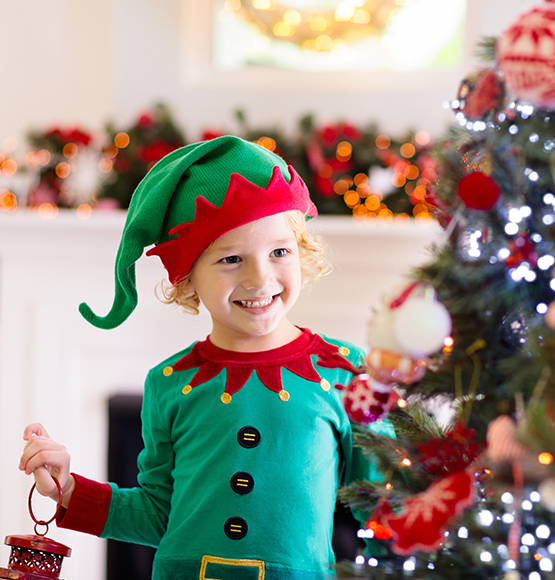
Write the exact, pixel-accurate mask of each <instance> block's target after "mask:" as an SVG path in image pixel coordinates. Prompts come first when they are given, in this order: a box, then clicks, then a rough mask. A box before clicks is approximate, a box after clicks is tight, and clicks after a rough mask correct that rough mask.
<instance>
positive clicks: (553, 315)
mask: <svg viewBox="0 0 555 580" xmlns="http://www.w3.org/2000/svg"><path fill="white" fill-rule="evenodd" d="M543 319H544V320H545V323H546V324H547V326H549V328H551V330H555V301H553V302H550V303H549V307H548V308H547V312H546V313H545V316H544V317H543Z"/></svg>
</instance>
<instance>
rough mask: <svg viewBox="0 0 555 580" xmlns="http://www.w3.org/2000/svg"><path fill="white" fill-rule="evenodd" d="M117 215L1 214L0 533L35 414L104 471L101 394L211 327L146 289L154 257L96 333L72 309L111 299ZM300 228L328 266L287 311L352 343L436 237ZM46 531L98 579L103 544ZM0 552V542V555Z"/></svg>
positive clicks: (413, 229)
mask: <svg viewBox="0 0 555 580" xmlns="http://www.w3.org/2000/svg"><path fill="white" fill-rule="evenodd" d="M125 215H126V214H125V212H123V211H120V212H104V213H102V212H97V213H93V214H92V215H91V216H90V218H89V219H86V220H82V219H79V218H78V217H77V214H76V213H75V212H74V211H70V210H66V211H60V212H59V213H58V214H57V216H56V217H55V218H53V219H42V218H40V217H39V216H38V215H37V214H36V213H29V212H27V211H24V210H20V211H17V212H15V213H14V214H0V473H2V475H3V477H2V478H0V534H1V533H5V534H8V533H9V534H27V533H32V527H33V526H32V525H31V524H32V522H31V519H30V517H29V514H28V511H27V495H28V493H29V489H30V487H31V485H32V481H31V480H30V478H27V477H26V476H24V475H23V474H21V473H20V472H19V471H18V469H17V466H18V463H19V456H20V454H21V451H22V448H23V442H22V440H21V435H22V432H23V428H24V427H25V425H27V424H28V423H30V422H33V421H41V422H42V423H44V424H45V425H46V426H47V428H48V429H49V431H50V434H51V435H52V436H53V437H54V438H56V439H58V440H59V441H61V442H63V443H64V444H65V445H66V447H68V449H69V451H70V453H71V454H72V458H73V463H72V469H73V470H74V471H77V472H79V473H82V474H83V475H85V476H88V477H91V478H96V479H101V480H104V479H105V477H106V476H105V473H106V440H107V428H106V425H107V399H108V398H109V397H110V396H111V395H114V394H117V393H139V392H141V389H142V384H143V380H144V377H145V375H146V372H147V371H148V369H149V368H150V367H152V366H154V365H155V364H157V363H158V362H160V361H161V360H163V359H164V358H166V357H167V356H169V355H171V354H173V353H174V352H176V351H178V350H179V349H181V348H184V347H185V346H187V345H188V344H189V343H190V342H192V341H193V340H196V339H202V338H204V337H205V336H206V335H207V334H208V332H209V328H210V326H209V319H208V316H207V314H206V313H205V312H204V313H201V314H200V315H199V316H197V317H192V316H189V315H186V314H182V313H180V312H177V311H176V310H175V309H173V308H170V307H167V306H164V305H162V304H161V303H160V302H159V301H158V300H157V299H156V298H155V296H154V288H155V287H156V285H157V284H158V283H159V282H160V280H161V279H163V278H164V270H163V268H162V266H161V264H160V262H159V261H158V260H157V259H156V258H146V257H143V258H142V259H141V260H140V261H139V262H138V264H137V285H138V291H139V305H138V307H137V309H136V310H135V312H134V313H133V314H132V315H131V317H130V318H129V319H128V320H127V321H126V322H125V323H124V324H123V325H122V326H120V327H118V328H117V329H114V330H111V331H104V330H99V329H96V328H94V327H92V326H90V325H89V324H88V323H87V322H85V321H84V320H83V319H82V318H81V316H80V314H79V313H78V310H77V307H78V304H79V303H80V302H82V301H86V302H88V303H89V305H90V306H91V307H92V309H93V310H94V311H95V312H97V313H98V314H105V313H107V312H108V310H109V308H110V306H111V303H112V299H113V289H114V281H113V271H114V257H115V255H116V251H117V247H118V243H119V239H120V235H121V232H122V230H123V225H124V221H125ZM309 227H310V228H311V229H312V230H314V231H316V232H318V233H320V234H321V235H322V237H324V239H325V240H326V241H327V243H328V245H329V246H330V248H331V261H332V263H333V265H334V269H333V272H332V273H331V274H330V275H329V276H326V277H325V278H323V279H321V280H319V281H317V282H316V284H315V285H314V286H313V287H312V288H311V289H310V290H308V291H305V292H304V293H303V294H302V295H301V298H300V299H299V302H298V303H297V305H296V306H295V308H294V310H293V311H292V313H291V320H292V321H293V322H294V323H295V324H298V325H299V326H308V327H309V328H311V329H313V330H315V331H318V332H322V333H324V334H327V335H329V336H336V337H341V338H345V339H347V340H351V341H352V342H355V343H357V344H360V345H361V346H365V345H366V340H365V326H366V322H367V320H368V318H369V316H370V312H371V308H372V307H375V306H378V305H379V302H380V299H381V297H382V296H383V295H384V294H385V293H389V292H391V291H392V290H394V289H395V288H396V287H398V286H399V285H400V284H401V283H402V282H403V281H404V279H405V278H406V276H407V275H408V274H409V273H410V270H411V269H412V268H414V267H415V266H417V265H420V264H422V263H423V262H424V261H426V260H427V259H428V255H429V254H428V250H427V249H428V248H429V247H430V246H431V244H432V242H434V241H440V239H441V230H440V229H439V227H438V226H437V225H435V224H429V225H427V226H424V225H421V224H419V223H417V222H416V221H414V220H413V221H410V222H408V223H404V224H395V223H394V222H393V223H392V224H391V225H389V226H382V225H379V224H376V223H374V224H372V225H370V224H369V223H368V222H363V221H360V220H353V219H351V218H349V217H330V216H320V217H318V218H317V219H316V220H314V222H311V223H310V225H309ZM35 495H36V494H35ZM38 505H39V508H37V509H42V510H43V512H44V515H45V516H49V514H50V515H51V513H50V512H52V513H53V507H52V505H49V504H48V503H46V504H42V503H40V501H39V503H38ZM39 513H41V514H42V512H39ZM49 537H53V538H54V539H56V540H58V541H60V542H62V543H64V544H66V545H69V546H71V547H72V548H73V554H72V556H71V558H69V559H66V560H65V561H64V569H63V570H62V575H63V576H64V577H66V578H79V580H103V578H104V550H105V544H104V542H103V541H101V540H98V539H96V538H92V537H87V536H83V535H79V534H76V533H73V532H68V531H66V530H57V529H56V528H53V529H51V530H50V532H49ZM7 558H8V548H7V547H4V546H3V547H2V548H1V549H0V562H7Z"/></svg>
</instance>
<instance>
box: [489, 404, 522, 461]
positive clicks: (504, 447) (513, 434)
mask: <svg viewBox="0 0 555 580" xmlns="http://www.w3.org/2000/svg"><path fill="white" fill-rule="evenodd" d="M486 439H487V442H488V449H487V454H488V457H489V458H490V459H491V460H492V461H494V462H495V463H501V462H504V461H508V462H511V463H512V462H513V461H521V460H523V459H525V458H526V457H527V455H528V453H527V451H526V449H525V448H524V446H523V445H521V444H520V443H519V442H518V439H517V429H516V423H515V422H514V421H513V419H511V417H509V416H508V415H501V416H499V417H497V418H496V419H494V420H493V421H492V422H491V423H490V424H489V425H488V431H487V436H486Z"/></svg>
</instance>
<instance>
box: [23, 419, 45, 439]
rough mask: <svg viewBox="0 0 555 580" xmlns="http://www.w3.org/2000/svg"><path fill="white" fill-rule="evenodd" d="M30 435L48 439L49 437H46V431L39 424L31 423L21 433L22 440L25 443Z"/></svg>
mask: <svg viewBox="0 0 555 580" xmlns="http://www.w3.org/2000/svg"><path fill="white" fill-rule="evenodd" d="M32 435H39V436H41V437H50V435H48V431H47V430H46V429H45V428H44V425H42V424H41V423H31V425H27V427H25V431H24V432H23V439H24V440H25V441H29V439H30V438H31V436H32Z"/></svg>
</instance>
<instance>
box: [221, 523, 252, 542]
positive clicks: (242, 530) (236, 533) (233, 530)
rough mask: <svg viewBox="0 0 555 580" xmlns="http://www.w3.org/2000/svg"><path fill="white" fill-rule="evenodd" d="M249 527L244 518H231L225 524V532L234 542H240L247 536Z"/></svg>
mask: <svg viewBox="0 0 555 580" xmlns="http://www.w3.org/2000/svg"><path fill="white" fill-rule="evenodd" d="M248 530H249V527H248V526H247V522H246V521H245V520H244V519H243V518H229V520H227V522H226V523H225V524H224V532H225V535H226V536H227V537H228V538H231V539H232V540H240V539H241V538H244V537H245V536H246V535H247V532H248Z"/></svg>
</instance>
